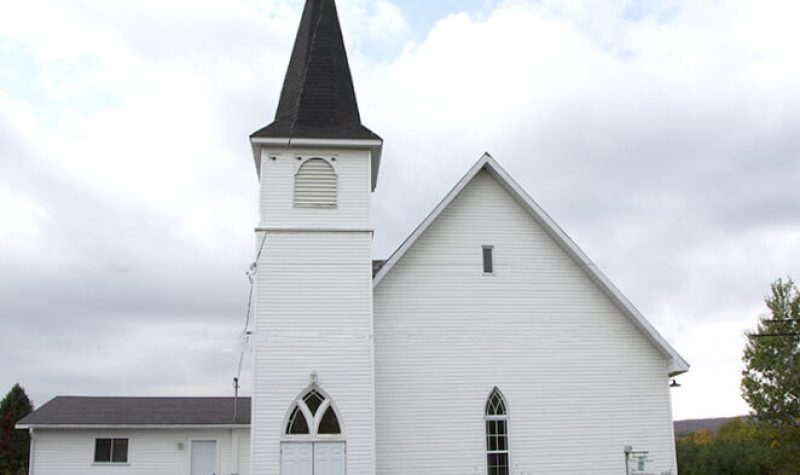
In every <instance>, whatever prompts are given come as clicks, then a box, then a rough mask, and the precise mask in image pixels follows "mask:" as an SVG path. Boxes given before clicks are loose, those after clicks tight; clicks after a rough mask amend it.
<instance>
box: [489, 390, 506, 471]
mask: <svg viewBox="0 0 800 475" xmlns="http://www.w3.org/2000/svg"><path fill="white" fill-rule="evenodd" d="M485 419H486V462H487V467H488V473H489V475H509V473H510V467H511V451H510V448H509V440H508V405H507V404H506V400H505V398H504V397H503V394H502V393H501V392H500V390H499V389H497V388H494V389H493V390H492V393H491V394H490V395H489V399H488V400H487V401H486V410H485Z"/></svg>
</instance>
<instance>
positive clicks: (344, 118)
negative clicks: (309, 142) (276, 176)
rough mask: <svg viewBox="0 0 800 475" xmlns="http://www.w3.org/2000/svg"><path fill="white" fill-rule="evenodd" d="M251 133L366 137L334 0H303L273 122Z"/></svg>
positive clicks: (372, 136)
mask: <svg viewBox="0 0 800 475" xmlns="http://www.w3.org/2000/svg"><path fill="white" fill-rule="evenodd" d="M251 137H253V138H258V137H269V138H319V139H368V140H380V137H378V136H377V135H375V134H374V133H373V132H372V131H370V130H369V129H367V128H366V127H364V126H363V125H361V116H360V115H359V113H358V103H357V102H356V94H355V90H354V88H353V78H352V76H351V75H350V66H349V64H348V62H347V51H346V50H345V47H344V40H343V39H342V30H341V27H340V26H339V16H338V15H337V13H336V3H335V1H334V0H307V1H306V6H305V9H304V10H303V17H302V19H301V20H300V28H299V29H298V30H297V39H296V40H295V44H294V49H293V50H292V57H291V59H290V61H289V69H288V70H287V71H286V79H285V80H284V83H283V91H282V92H281V99H280V102H279V103H278V111H277V112H276V113H275V121H274V122H273V123H272V124H270V125H268V126H266V127H264V128H263V129H261V130H259V131H258V132H256V133H254V134H253V135H252V136H251Z"/></svg>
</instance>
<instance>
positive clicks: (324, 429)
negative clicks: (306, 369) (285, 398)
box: [286, 388, 342, 438]
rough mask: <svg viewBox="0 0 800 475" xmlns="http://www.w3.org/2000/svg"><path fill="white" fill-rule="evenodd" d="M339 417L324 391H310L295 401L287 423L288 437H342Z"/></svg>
mask: <svg viewBox="0 0 800 475" xmlns="http://www.w3.org/2000/svg"><path fill="white" fill-rule="evenodd" d="M341 433H342V428H341V426H340V424H339V416H338V415H337V414H336V410H335V409H334V408H333V405H332V401H331V400H330V398H328V397H327V396H325V394H323V393H322V391H320V390H317V389H313V388H312V389H309V390H308V391H306V392H305V393H303V395H302V396H301V397H300V398H298V399H297V401H295V403H294V406H292V409H291V412H290V413H289V418H288V419H287V421H286V435H287V436H309V437H312V438H313V437H316V436H320V435H321V436H334V435H341Z"/></svg>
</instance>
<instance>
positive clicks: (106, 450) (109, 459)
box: [94, 439, 128, 463]
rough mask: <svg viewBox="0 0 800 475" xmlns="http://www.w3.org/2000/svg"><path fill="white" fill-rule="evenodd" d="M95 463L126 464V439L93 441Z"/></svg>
mask: <svg viewBox="0 0 800 475" xmlns="http://www.w3.org/2000/svg"><path fill="white" fill-rule="evenodd" d="M94 461H95V463H128V439H95V440H94Z"/></svg>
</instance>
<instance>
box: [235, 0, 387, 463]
mask: <svg viewBox="0 0 800 475" xmlns="http://www.w3.org/2000/svg"><path fill="white" fill-rule="evenodd" d="M250 143H251V144H252V147H253V154H254V158H255V162H256V169H257V170H258V175H259V180H260V199H259V202H260V222H259V224H258V227H257V229H256V234H257V246H258V247H259V249H261V253H260V257H259V260H258V262H257V266H258V272H257V274H256V282H255V285H256V287H255V324H254V329H253V342H254V354H255V361H254V373H255V375H254V378H255V380H254V391H253V407H252V411H253V412H252V426H251V437H252V440H251V450H252V460H251V473H252V474H254V475H279V474H280V475H345V473H346V474H347V475H374V473H375V388H374V386H375V383H374V381H375V380H374V359H373V353H374V352H373V334H372V333H373V314H372V265H371V263H372V252H371V245H372V221H371V219H370V199H371V194H372V191H373V190H374V189H375V185H376V181H377V176H378V167H379V165H380V157H381V150H382V145H383V141H382V139H381V138H380V137H378V136H377V135H376V134H374V133H373V132H372V131H370V130H369V129H367V128H366V127H364V126H363V125H362V124H361V118H360V115H359V110H358V104H357V102H356V96H355V91H354V87H353V80H352V77H351V74H350V68H349V64H348V60H347V53H346V51H345V46H344V41H343V39H342V32H341V28H340V25H339V19H338V15H337V12H336V4H335V1H334V0H307V1H306V5H305V9H304V11H303V15H302V18H301V21H300V27H299V29H298V32H297V38H296V41H295V44H294V49H293V51H292V55H291V59H290V61H289V67H288V70H287V72H286V78H285V81H284V84H283V90H282V92H281V96H280V101H279V104H278V109H277V112H276V114H275V120H274V121H273V122H272V123H271V124H270V125H268V126H266V127H264V128H262V129H260V130H258V131H257V132H255V133H254V134H253V135H251V136H250ZM262 242H263V246H262Z"/></svg>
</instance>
